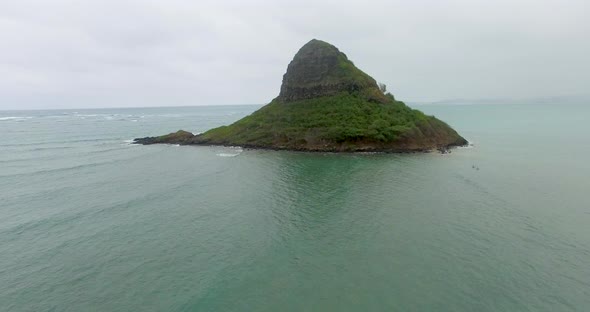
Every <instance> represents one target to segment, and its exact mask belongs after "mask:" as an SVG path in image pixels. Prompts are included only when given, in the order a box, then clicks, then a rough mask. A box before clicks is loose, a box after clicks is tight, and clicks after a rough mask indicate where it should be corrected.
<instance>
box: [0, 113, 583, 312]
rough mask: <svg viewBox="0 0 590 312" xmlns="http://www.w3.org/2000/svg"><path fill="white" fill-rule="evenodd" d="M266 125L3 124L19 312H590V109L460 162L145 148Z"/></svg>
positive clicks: (555, 116)
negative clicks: (162, 138)
mask: <svg viewBox="0 0 590 312" xmlns="http://www.w3.org/2000/svg"><path fill="white" fill-rule="evenodd" d="M258 107H260V106H210V107H176V108H133V109H131V108H130V109H79V110H47V111H1V112H0V133H2V139H1V140H0V311H551V312H555V311H588V310H589V309H590V197H589V195H590V161H588V157H589V156H588V155H590V122H588V118H589V116H590V105H574V104H571V105H570V104H567V105H565V104H563V105H562V104H559V103H555V104H551V105H549V104H542V105H541V104H539V105H517V104H513V105H510V104H507V105H450V104H445V105H442V104H440V105H434V104H432V105H421V106H418V107H417V108H419V109H421V110H423V111H424V112H426V113H427V114H431V115H435V116H436V117H438V118H440V119H442V120H444V121H446V122H447V123H449V124H450V125H451V126H453V127H454V128H455V129H456V130H457V131H458V132H459V133H460V134H462V135H463V136H464V137H465V138H467V139H468V140H469V141H470V142H471V143H472V145H471V146H469V147H466V148H457V149H453V150H452V153H450V154H444V155H443V154H439V153H420V154H330V153H311V154H308V153H299V152H286V151H280V152H279V151H263V150H246V149H241V148H239V147H204V146H199V147H194V146H173V145H152V146H139V145H133V144H131V143H130V142H131V140H132V139H133V138H135V137H143V136H150V135H160V134H164V133H168V132H172V131H176V130H178V129H185V130H188V131H192V132H195V133H197V132H201V131H204V130H207V129H209V128H211V127H215V126H219V125H222V124H229V123H231V122H233V121H235V120H238V119H239V118H241V117H243V116H245V115H247V114H249V113H251V112H253V111H254V110H256V109H257V108H258Z"/></svg>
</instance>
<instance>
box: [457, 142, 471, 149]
mask: <svg viewBox="0 0 590 312" xmlns="http://www.w3.org/2000/svg"><path fill="white" fill-rule="evenodd" d="M474 147H475V144H473V142H471V141H467V145H465V146H458V147H457V148H461V149H469V148H474Z"/></svg>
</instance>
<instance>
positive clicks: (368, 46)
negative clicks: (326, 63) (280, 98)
mask: <svg viewBox="0 0 590 312" xmlns="http://www.w3.org/2000/svg"><path fill="white" fill-rule="evenodd" d="M245 2H247V4H246V3H245ZM587 3H588V1H568V0H562V1H546V0H537V1H525V0H521V1H504V0H500V1H473V0H470V1H467V0H462V1H450V0H446V1H424V0H417V1H369V2H366V1H364V2H361V1H354V2H347V1H307V0H299V1H272V2H270V1H182V0H167V1H145V0H142V1H133V0H102V1H81V0H80V1H74V0H70V1H66V0H51V1H47V0H18V1H2V2H0V42H2V49H0V71H1V73H2V74H1V75H0V109H19V108H20V109H29V108H65V107H115V106H175V105H219V104H262V103H265V102H267V101H269V100H271V99H272V98H273V97H274V96H276V95H277V94H278V91H279V86H280V83H281V78H282V75H283V74H284V72H285V70H286V67H287V64H288V63H289V61H290V60H291V58H292V57H293V55H294V54H295V53H296V52H297V50H298V49H299V47H301V46H302V45H303V44H305V43H306V42H307V41H309V40H310V39H312V38H318V39H322V40H325V41H328V42H330V43H332V44H334V45H336V46H337V47H339V48H340V49H341V50H342V51H343V52H345V53H346V54H347V55H348V56H349V58H350V59H351V60H353V61H354V62H355V64H356V65H357V66H359V67H360V68H361V69H363V70H364V71H366V72H367V73H369V74H370V75H371V76H373V77H374V78H375V79H377V80H378V81H382V82H384V83H386V84H387V85H388V89H390V90H391V91H393V92H394V94H395V95H396V97H397V98H400V99H402V100H408V101H435V100H444V99H450V98H495V97H538V96H561V95H580V94H587V92H588V90H587V85H588V83H589V82H590V61H589V60H588V55H590V40H588V38H590V20H589V19H587V18H586V16H585V12H588V11H589V9H590V5H589V4H587Z"/></svg>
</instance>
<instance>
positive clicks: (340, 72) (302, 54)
mask: <svg viewBox="0 0 590 312" xmlns="http://www.w3.org/2000/svg"><path fill="white" fill-rule="evenodd" d="M135 142H136V143H140V144H161V143H170V144H181V145H191V144H194V145H238V146H244V147H250V148H268V149H284V150H299V151H330V152H353V151H382V152H411V151H426V150H433V149H446V148H448V147H452V146H459V145H465V144H467V141H466V140H465V139H464V138H462V137H461V136H460V135H459V134H458V133H457V132H456V131H455V130H453V129H452V128H451V127H449V126H448V125H447V124H446V123H444V122H442V121H440V120H438V119H436V118H435V117H433V116H427V115H425V114H423V113H422V112H420V111H418V110H414V109H412V108H410V107H408V106H406V105H405V104H404V103H403V102H400V101H397V100H395V98H394V97H393V95H391V94H389V93H388V94H384V93H383V92H382V91H381V90H380V89H379V87H378V86H377V83H376V81H375V79H373V78H371V77H370V76H369V75H367V74H365V73H364V72H363V71H361V70H360V69H358V68H357V67H356V66H354V64H353V63H352V62H351V61H350V60H349V59H348V58H347V57H346V55H345V54H344V53H342V52H340V51H339V50H338V49H337V48H336V47H334V46H333V45H331V44H329V43H326V42H323V41H320V40H315V39H314V40H311V41H310V42H308V43H307V44H305V45H304V46H303V47H302V48H301V49H300V50H299V51H298V52H297V54H296V55H295V57H294V58H293V60H292V61H291V62H290V63H289V66H288V68H287V72H286V73H285V75H284V76H283V84H282V85H281V91H280V94H279V96H278V97H277V98H275V99H274V100H273V101H271V102H270V103H269V104H267V105H265V106H264V107H262V108H260V109H259V110H257V111H256V112H254V113H252V114H251V115H249V116H246V117H244V118H242V119H240V120H238V121H236V122H234V123H233V124H231V125H229V126H222V127H218V128H215V129H211V130H209V131H206V132H204V133H202V134H198V135H193V134H192V133H190V132H186V131H178V132H175V133H171V134H168V135H164V136H159V137H147V138H140V139H136V140H135Z"/></svg>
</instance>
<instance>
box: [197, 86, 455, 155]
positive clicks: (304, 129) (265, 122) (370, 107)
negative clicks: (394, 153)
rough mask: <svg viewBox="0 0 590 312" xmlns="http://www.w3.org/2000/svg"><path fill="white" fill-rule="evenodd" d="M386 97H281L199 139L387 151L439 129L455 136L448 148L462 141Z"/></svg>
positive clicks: (438, 123) (439, 124)
mask: <svg viewBox="0 0 590 312" xmlns="http://www.w3.org/2000/svg"><path fill="white" fill-rule="evenodd" d="M385 97H386V98H387V99H388V101H387V102H386V103H384V104H383V103H376V102H372V101H369V100H367V99H366V98H365V96H363V95H362V94H350V93H347V92H342V93H340V94H338V95H335V96H327V97H320V98H314V99H308V100H300V101H294V102H289V103H284V102H281V101H280V100H277V99H275V100H274V101H272V102H271V103H270V104H268V105H266V106H264V107H262V108H261V109H259V110H258V111H256V112H254V113H253V114H252V115H250V116H247V117H245V118H243V119H241V120H239V121H237V122H235V123H234V124H232V125H230V126H223V127H219V128H215V129H212V130H209V131H207V132H205V133H204V134H202V135H201V136H198V137H196V138H198V141H200V142H203V143H207V142H210V143H215V144H228V145H243V146H260V147H263V146H269V147H275V148H287V149H311V150H313V149H327V150H332V149H335V150H359V149H367V150H372V149H386V148H387V147H395V144H396V142H397V143H408V142H407V138H409V137H418V138H421V139H426V134H427V133H424V132H429V131H430V130H432V129H433V128H437V129H435V130H437V131H440V130H442V131H443V132H442V134H444V135H449V140H448V143H447V144H451V143H453V142H455V141H457V138H460V137H459V136H458V135H457V134H456V132H454V131H453V130H452V129H450V128H449V127H448V126H447V125H446V124H444V123H443V122H441V121H439V120H437V119H435V118H434V117H430V116H426V115H424V114H423V113H422V112H420V111H418V110H413V109H411V108H409V107H408V106H406V105H405V104H404V103H403V102H399V101H395V100H394V99H393V96H391V95H389V96H385ZM404 139H406V140H404ZM358 144H361V145H362V144H371V147H370V148H369V147H367V148H363V147H362V146H361V147H359V146H357V145H358ZM401 147H402V146H400V148H401ZM432 147H433V148H434V147H436V146H432Z"/></svg>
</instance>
